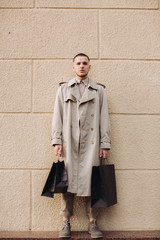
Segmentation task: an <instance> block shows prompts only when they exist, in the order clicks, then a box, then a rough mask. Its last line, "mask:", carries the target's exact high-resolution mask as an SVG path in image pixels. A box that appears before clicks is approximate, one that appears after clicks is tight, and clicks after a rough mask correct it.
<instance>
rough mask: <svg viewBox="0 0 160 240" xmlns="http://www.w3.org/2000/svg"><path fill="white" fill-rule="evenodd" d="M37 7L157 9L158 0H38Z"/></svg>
mask: <svg viewBox="0 0 160 240" xmlns="http://www.w3.org/2000/svg"><path fill="white" fill-rule="evenodd" d="M36 7H48V8H49V7H53V8H61V7H64V8H143V9H147V8H149V9H157V8H158V1H157V0H141V1H139V0H128V1H125V0H114V1H112V0H101V1H99V0H90V1H86V0H80V1H76V0H65V1H64V0H54V1H52V0H36Z"/></svg>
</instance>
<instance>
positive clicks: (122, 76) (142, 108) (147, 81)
mask: <svg viewBox="0 0 160 240" xmlns="http://www.w3.org/2000/svg"><path fill="white" fill-rule="evenodd" d="M91 64H92V69H91V73H90V77H91V78H92V79H93V80H94V81H95V82H100V83H102V84H104V85H105V86H106V91H107V95H108V102H109V111H110V113H129V114H130V113H136V114H137V113H157V114H159V113H160V105H159V102H160V101H159V92H160V63H159V62H153V61H137V62H136V61H123V62H122V61H105V60H103V61H102V60H101V61H91Z"/></svg>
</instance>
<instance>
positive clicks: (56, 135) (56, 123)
mask: <svg viewBox="0 0 160 240" xmlns="http://www.w3.org/2000/svg"><path fill="white" fill-rule="evenodd" d="M62 124H63V98H62V89H61V87H59V89H58V91H57V95H56V100H55V104H54V113H53V120H52V146H54V145H56V144H61V145H62Z"/></svg>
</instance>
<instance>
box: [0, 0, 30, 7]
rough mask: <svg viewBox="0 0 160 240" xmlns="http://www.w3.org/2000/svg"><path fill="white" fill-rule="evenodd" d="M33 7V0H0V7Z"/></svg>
mask: <svg viewBox="0 0 160 240" xmlns="http://www.w3.org/2000/svg"><path fill="white" fill-rule="evenodd" d="M29 7H34V0H27V1H26V0H1V1H0V8H29Z"/></svg>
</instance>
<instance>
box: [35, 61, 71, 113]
mask: <svg viewBox="0 0 160 240" xmlns="http://www.w3.org/2000/svg"><path fill="white" fill-rule="evenodd" d="M34 70H35V74H34V90H33V111H34V112H53V108H54V101H55V96H56V92H57V89H58V87H59V83H60V82H68V81H69V80H70V79H72V78H73V77H74V74H73V71H72V60H70V61H68V60H58V61H35V64H34Z"/></svg>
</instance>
